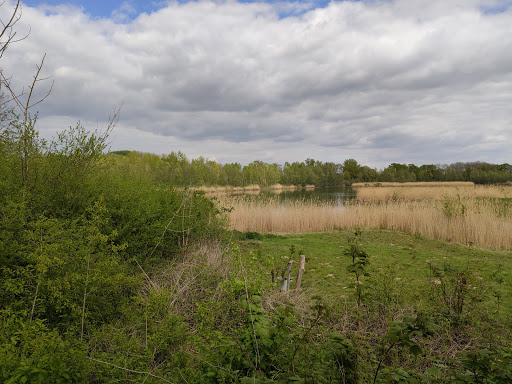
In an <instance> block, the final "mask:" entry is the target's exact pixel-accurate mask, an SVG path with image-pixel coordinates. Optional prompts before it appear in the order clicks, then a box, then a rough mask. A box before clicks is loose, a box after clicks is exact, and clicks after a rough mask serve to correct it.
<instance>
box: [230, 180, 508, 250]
mask: <svg viewBox="0 0 512 384" xmlns="http://www.w3.org/2000/svg"><path fill="white" fill-rule="evenodd" d="M511 195H512V188H511V187H509V186H503V187H501V186H500V187H496V186H494V187H492V186H477V187H465V186H464V187H452V188H449V187H429V188H424V187H399V188H390V187H361V188H357V198H356V199H355V200H349V201H346V202H345V203H344V205H343V206H341V205H338V204H336V203H335V202H316V201H295V202H290V203H288V204H286V205H283V204H281V202H280V200H279V199H277V198H266V199H261V198H260V199H257V198H251V197H245V196H242V197H240V196H234V197H229V196H227V197H220V200H221V201H222V202H223V205H224V206H226V207H231V208H233V209H232V210H231V212H230V214H229V215H230V219H231V228H232V229H235V230H238V231H241V232H246V231H255V232H262V233H274V234H279V233H294V232H296V233H297V232H298V233H304V232H318V231H332V230H335V229H338V228H354V227H359V226H362V227H366V228H383V229H384V228H386V229H397V230H400V231H405V232H409V233H412V234H415V235H421V236H426V237H429V238H434V239H442V240H446V241H454V242H458V243H462V244H466V245H475V246H478V247H486V248H492V249H511V248H512V210H511V209H510V197H509V196H511Z"/></svg>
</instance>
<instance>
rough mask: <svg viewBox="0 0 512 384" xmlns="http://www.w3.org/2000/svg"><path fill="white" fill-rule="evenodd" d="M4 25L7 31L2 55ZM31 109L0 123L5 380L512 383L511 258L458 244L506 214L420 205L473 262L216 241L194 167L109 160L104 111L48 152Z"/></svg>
mask: <svg viewBox="0 0 512 384" xmlns="http://www.w3.org/2000/svg"><path fill="white" fill-rule="evenodd" d="M19 4H20V3H19V2H18V6H19ZM18 12H19V10H18V7H16V9H15V10H14V13H13V17H12V19H11V21H10V22H7V23H4V24H3V25H4V33H7V34H6V36H7V43H4V45H3V47H2V48H0V53H4V51H5V50H6V48H7V46H8V44H9V43H10V42H12V41H13V40H12V37H13V36H14V34H13V32H12V28H13V26H14V24H15V22H16V21H17V20H18V19H19V17H20V14H19V13H18ZM0 57H1V55H0ZM41 67H42V63H41V65H40V66H38V72H37V75H36V76H35V77H34V82H33V83H32V85H31V87H29V89H32V88H33V87H34V86H35V84H36V81H37V78H38V75H39V71H40V70H41ZM2 81H4V82H5V81H6V79H5V78H2ZM4 85H5V86H7V87H8V88H9V87H11V84H10V83H4ZM9 89H10V90H11V88H9ZM15 94H16V93H15ZM30 94H31V93H30ZM21 96H23V95H20V97H21ZM13 97H18V96H13ZM28 97H29V99H28V100H26V103H25V102H24V103H21V102H20V100H19V99H16V100H14V102H15V105H16V106H17V107H18V109H19V110H17V111H16V110H9V109H8V108H6V110H5V111H3V112H2V113H1V114H0V116H1V120H0V122H1V124H0V128H1V130H0V381H1V382H3V383H9V384H11V383H106V382H142V383H291V382H298V383H301V382H302V383H368V382H373V383H419V382H421V383H506V382H510V380H512V369H511V367H512V344H511V341H510V340H511V338H510V336H511V329H512V324H511V315H510V314H511V313H512V311H511V309H512V308H511V307H512V301H511V300H512V299H511V298H512V295H510V293H511V287H512V281H511V276H510V274H509V272H508V271H509V270H510V267H511V258H510V245H508V243H507V241H508V240H506V239H507V237H506V236H501V237H500V238H502V239H505V240H503V241H504V242H503V244H502V246H496V247H495V248H507V250H499V251H497V250H495V251H491V250H485V249H478V248H475V247H474V246H473V245H471V243H470V242H469V239H470V237H469V235H470V233H471V232H472V231H474V232H475V233H476V234H477V235H478V236H482V235H481V233H482V232H481V231H482V228H481V227H475V228H473V229H471V228H472V227H470V220H469V217H470V215H472V214H475V215H478V214H480V213H482V212H483V215H484V216H485V214H487V213H489V212H490V211H486V208H485V207H486V206H487V205H488V206H492V207H494V209H495V211H493V213H492V215H494V216H492V215H491V213H489V215H491V221H492V222H497V223H499V224H500V225H501V227H500V228H495V229H494V231H496V232H499V230H501V231H502V232H503V233H510V231H509V230H508V227H507V225H509V224H508V223H509V221H508V220H509V219H510V213H509V200H508V198H504V197H501V196H498V197H495V196H493V197H492V198H491V197H486V196H483V197H482V196H480V195H478V196H472V195H471V196H469V197H467V196H465V195H463V194H462V193H461V194H457V196H456V197H453V196H449V197H447V198H443V199H441V200H435V199H431V201H430V202H429V204H431V205H432V204H434V205H435V204H438V205H436V207H437V208H438V210H439V211H440V214H441V215H444V217H445V218H446V220H447V221H448V222H449V223H459V222H462V223H464V228H467V229H468V230H467V231H465V232H464V233H465V235H466V236H468V237H465V239H466V241H465V243H466V244H469V246H467V245H456V244H448V243H445V242H443V241H440V240H431V239H427V238H422V237H420V236H419V235H411V234H407V233H404V232H400V231H397V230H393V231H388V230H385V229H376V230H371V229H365V230H362V231H361V230H359V229H358V230H354V229H352V228H351V229H350V230H338V231H331V232H328V233H313V234H301V235H287V236H278V235H271V234H261V233H258V232H255V231H252V232H237V231H229V230H227V227H228V220H227V219H228V216H227V214H228V213H230V211H232V207H230V206H229V205H226V204H225V202H223V203H219V201H218V200H210V199H207V198H206V197H205V194H204V193H203V192H199V191H192V190H190V189H188V188H180V189H177V188H176V184H177V183H175V182H174V181H172V180H179V178H180V177H181V180H182V181H181V185H190V184H193V182H192V181H191V180H202V183H206V184H208V183H210V182H212V181H211V180H213V179H208V177H210V176H208V175H209V174H208V173H197V174H196V173H195V169H196V168H197V169H199V168H201V163H203V164H206V162H205V161H202V162H201V161H198V162H195V163H194V161H192V162H191V163H188V161H185V160H183V159H181V160H180V158H179V156H177V157H176V161H178V162H179V161H182V163H183V164H184V165H186V164H189V165H190V167H191V168H194V167H195V168H194V169H190V170H188V171H186V172H184V171H183V170H182V172H181V173H180V172H179V171H178V168H173V167H172V166H166V165H164V166H162V164H165V161H164V160H163V159H161V158H159V157H155V156H152V155H141V154H136V153H133V152H127V153H120V154H117V155H112V154H108V155H105V150H106V142H107V137H108V133H109V132H110V130H111V129H112V128H113V126H114V125H115V123H116V118H117V116H118V112H116V113H114V115H113V119H112V120H111V122H110V124H109V126H108V127H107V128H106V129H105V131H104V132H88V131H87V130H86V129H85V128H83V127H82V126H80V125H77V126H76V127H72V128H69V129H68V130H66V131H63V132H62V133H60V134H59V135H58V136H57V137H56V138H54V139H52V140H51V141H49V142H46V141H45V140H42V139H41V138H40V137H39V136H38V132H37V129H36V127H35V123H36V120H37V119H36V117H37V116H32V115H31V113H30V105H32V104H31V103H30V95H29V96H28ZM3 105H4V106H5V104H3ZM173 161H174V160H173ZM148 164H149V165H148ZM209 166H211V170H212V172H213V170H214V169H215V167H216V166H215V165H214V164H213V163H212V164H210V165H209ZM309 166H310V165H308V167H309ZM311 166H313V167H314V166H318V167H320V168H321V164H317V163H312V164H311ZM357 166H358V165H357V162H355V161H347V162H346V164H345V165H344V169H343V173H347V174H348V175H350V178H352V179H353V178H355V177H356V176H357V175H358V173H357V171H358V168H357ZM222 168H224V167H222ZM228 168H229V167H228ZM233 168H234V171H233V172H232V176H233V177H235V176H236V175H237V169H238V168H239V167H236V166H235V167H233ZM253 168H254V169H257V170H260V169H263V168H265V169H266V174H265V177H263V178H261V177H260V176H261V175H260V174H259V173H258V172H256V173H255V176H254V178H255V179H251V180H252V182H255V183H258V184H263V185H265V184H271V183H274V182H275V180H276V179H275V177H276V176H277V174H278V172H277V171H276V170H277V169H278V168H279V167H277V166H276V167H275V168H272V167H267V166H266V165H265V164H254V167H253ZM290 168H292V166H290ZM299 168H300V167H299ZM219 169H220V168H219V167H217V170H219ZM242 172H243V171H242ZM219 174H222V172H220V171H219ZM190 175H195V176H193V177H198V179H189V177H191V176H190ZM281 176H282V175H281ZM199 177H201V178H202V179H199ZM230 177H231V176H230ZM208 180H210V181H208ZM231 180H235V179H234V178H233V179H231ZM171 181H172V182H171ZM295 182H296V181H294V183H295ZM233 183H234V181H233ZM241 183H242V184H243V183H244V181H243V180H242V181H241ZM178 184H179V183H178ZM403 191H405V190H403ZM432 191H434V190H433V189H432ZM503 191H505V189H503ZM466 199H471V201H470V200H466ZM395 200H400V199H397V198H396V196H395V195H392V197H391V200H389V201H388V200H379V201H378V202H376V203H375V202H372V203H371V204H380V205H381V206H392V204H394V203H395ZM422 201H423V200H422ZM473 203H474V204H477V205H475V206H472V205H471V204H473ZM358 204H359V205H358ZM364 204H366V203H364V202H363V203H361V202H356V203H354V207H356V214H355V215H352V217H357V216H360V215H361V212H362V210H363V206H364ZM397 204H398V203H397ZM408 204H418V205H416V206H415V205H410V206H409V208H408V209H409V214H410V213H411V212H414V211H416V210H418V209H420V208H421V206H420V205H419V204H421V201H420V202H412V201H410V200H409V201H408ZM478 204H479V205H478ZM486 204H487V205H486ZM310 205H311V208H314V207H313V205H314V204H312V203H311V204H310ZM302 206H304V204H303V205H302ZM297 207H298V208H300V207H301V206H300V205H298V206H297ZM349 208H350V209H352V208H351V207H348V208H347V210H346V211H342V212H344V213H343V215H344V216H345V215H346V213H347V212H348V210H349ZM393 208H394V209H398V208H399V206H398V205H397V206H394V207H393ZM238 209H239V207H235V210H234V211H233V212H237V210H238ZM259 209H263V208H262V207H259ZM272 209H274V210H275V209H276V207H272ZM357 209H359V211H357ZM338 211H340V210H337V209H335V208H334V207H332V206H327V207H324V214H325V215H326V216H327V215H329V214H331V213H332V212H335V213H334V214H335V215H338V213H339V212H338ZM357 212H359V213H357ZM420 212H422V211H421V209H420ZM486 212H487V213H486ZM281 213H282V212H281ZM363 216H364V215H363ZM466 218H468V219H467V220H466ZM387 220H388V219H387ZM478 220H483V216H478ZM500 220H501V221H500ZM320 221H321V220H320ZM352 225H355V223H353V224H352ZM380 227H381V228H385V226H384V225H382V224H380ZM308 228H309V227H308ZM303 229H304V228H303ZM308 230H311V229H308ZM354 234H355V236H354ZM478 236H477V237H478ZM485 236H488V235H485ZM347 238H350V239H347ZM471 241H472V240H471ZM475 243H476V240H475ZM300 254H305V255H306V257H307V260H308V261H307V267H306V272H305V275H304V279H303V289H302V291H298V294H297V295H295V294H291V292H290V291H288V292H281V291H280V290H279V289H278V286H279V285H281V284H280V281H279V275H280V276H281V278H282V276H283V275H284V269H285V268H286V267H287V266H288V265H292V266H293V263H292V262H293V261H296V260H295V259H296V258H297V257H299V255H300ZM292 283H293V280H292Z"/></svg>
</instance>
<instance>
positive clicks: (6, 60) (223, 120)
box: [0, 0, 512, 169]
mask: <svg viewBox="0 0 512 384" xmlns="http://www.w3.org/2000/svg"><path fill="white" fill-rule="evenodd" d="M12 4H13V1H12V0H7V1H6V2H5V3H3V5H1V6H0V19H1V20H2V21H3V20H6V18H7V15H8V13H9V11H11V9H12ZM22 12H23V13H22V17H21V20H20V21H19V23H18V24H17V25H16V31H17V33H18V35H17V36H23V35H24V34H27V33H28V32H29V31H30V33H29V35H28V36H27V38H26V39H24V40H23V41H20V42H18V43H16V44H13V45H11V46H10V48H9V50H8V51H7V52H6V53H5V54H4V56H3V57H2V58H1V59H0V68H1V69H2V71H3V73H4V74H7V75H9V76H12V84H14V85H15V86H17V87H18V89H19V90H20V91H21V90H22V88H23V87H24V86H25V88H26V86H27V85H28V84H30V81H31V79H32V76H33V75H34V74H35V71H36V69H37V68H36V66H37V65H38V64H39V63H40V61H41V59H42V57H43V56H44V55H45V54H46V57H45V62H44V66H43V69H42V72H41V74H42V76H45V77H46V76H49V77H50V79H49V80H46V81H42V82H39V83H38V84H37V88H36V94H35V95H34V97H36V96H39V97H42V96H43V95H44V94H45V93H46V92H47V91H48V89H49V87H50V85H51V84H52V82H53V89H52V91H51V94H50V96H49V97H48V98H47V99H46V100H44V102H42V103H41V104H38V105H37V106H36V107H34V108H33V109H32V113H36V112H38V122H37V127H38V128H39V130H40V133H41V136H43V137H45V138H50V137H52V136H53V135H55V133H56V132H58V131H62V130H64V129H66V128H68V127H69V126H75V125H76V124H77V123H78V122H80V124H81V125H82V126H84V127H85V128H86V129H89V130H91V131H94V130H96V129H98V130H100V131H101V130H102V129H104V128H105V127H106V125H107V124H108V119H109V116H110V115H111V114H112V113H113V111H114V110H115V109H116V108H119V107H120V106H122V107H121V113H120V119H119V122H118V124H117V126H116V128H115V129H114V131H113V133H112V134H111V136H110V148H111V150H121V149H129V150H138V151H143V152H151V153H155V154H168V153H170V152H172V151H175V152H176V151H182V152H183V153H185V154H186V155H187V156H188V157H189V158H197V157H199V156H203V157H204V158H207V159H210V160H215V161H218V162H220V163H231V162H239V163H242V164H247V163H249V162H252V161H255V160H260V161H264V162H269V163H278V164H284V162H286V161H288V162H293V161H303V160H305V159H307V158H313V159H316V160H320V161H324V162H325V161H332V162H336V163H342V162H343V161H344V160H345V159H348V158H354V159H356V160H357V161H358V162H359V163H361V164H363V165H368V166H370V167H372V168H373V167H374V168H377V169H383V168H384V167H386V166H387V165H389V164H391V163H393V162H397V163H406V164H409V163H414V164H416V165H421V164H450V163H454V162H458V161H486V162H491V163H497V164H501V163H505V162H508V163H512V158H511V157H512V156H511V155H512V150H511V148H512V108H511V106H512V0H502V1H500V0H444V1H441V0H368V1H363V0H362V1H331V2H327V1H318V2H315V1H314V0H313V1H308V0H305V1H300V2H299V1H295V2H291V1H285V0H284V1H270V2H257V1H244V2H240V1H238V2H237V1H235V0H219V1H206V0H204V1H203V0H200V1H153V2H152V1H139V0H137V1H135V0H134V1H115V0H110V1H105V0H104V1H79V0H70V1H66V0H62V1H56V0H48V1H44V2H43V1H39V0H32V1H28V0H27V1H25V2H24V3H23V6H22Z"/></svg>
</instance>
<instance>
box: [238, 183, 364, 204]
mask: <svg viewBox="0 0 512 384" xmlns="http://www.w3.org/2000/svg"><path fill="white" fill-rule="evenodd" d="M231 196H240V197H248V198H249V197H250V200H254V199H257V200H260V199H261V200H262V201H270V200H273V201H276V200H277V201H279V202H280V205H281V206H286V204H287V203H288V202H292V203H293V202H299V201H300V202H305V203H311V204H326V203H327V204H332V205H340V206H342V205H344V204H345V201H347V200H352V199H355V197H356V191H355V190H354V189H352V188H350V187H329V188H314V189H276V190H260V191H248V192H239V193H233V194H231Z"/></svg>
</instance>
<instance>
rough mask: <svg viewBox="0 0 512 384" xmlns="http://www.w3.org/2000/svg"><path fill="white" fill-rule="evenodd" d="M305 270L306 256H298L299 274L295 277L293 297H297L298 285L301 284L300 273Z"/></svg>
mask: <svg viewBox="0 0 512 384" xmlns="http://www.w3.org/2000/svg"><path fill="white" fill-rule="evenodd" d="M305 268H306V256H304V255H300V264H299V274H298V275H297V284H295V296H298V295H299V291H300V284H301V283H302V273H303V272H304V269H305Z"/></svg>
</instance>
